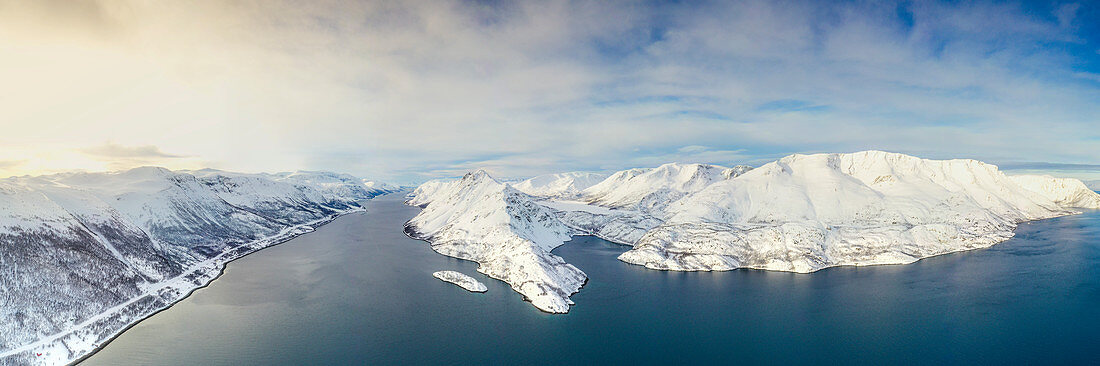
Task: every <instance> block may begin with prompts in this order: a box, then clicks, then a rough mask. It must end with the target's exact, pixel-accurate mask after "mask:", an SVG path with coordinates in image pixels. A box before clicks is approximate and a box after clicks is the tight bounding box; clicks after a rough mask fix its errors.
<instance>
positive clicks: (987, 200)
mask: <svg viewBox="0 0 1100 366" xmlns="http://www.w3.org/2000/svg"><path fill="white" fill-rule="evenodd" d="M474 175H475V176H477V177H479V179H481V180H486V181H493V180H492V178H491V177H488V174H486V173H484V172H477V173H475V174H474ZM559 176H560V177H561V178H560V179H562V180H565V179H569V177H570V175H559ZM470 177H471V176H470V175H468V176H467V177H466V178H463V180H468V179H469V178H470ZM546 177H551V178H546ZM553 177H554V176H552V175H551V176H544V177H543V178H540V179H532V180H528V181H524V182H523V183H522V184H524V190H525V191H527V192H543V191H542V190H540V189H541V188H542V187H555V186H560V185H568V182H564V183H563V182H560V181H556V180H555V179H553ZM493 182H495V181H493ZM536 183H537V184H536ZM457 184H458V183H455V182H450V183H448V182H439V181H437V182H431V183H428V184H425V185H423V186H421V187H420V188H419V189H418V190H417V192H414V194H413V197H412V199H410V204H415V205H419V206H422V207H424V208H425V209H424V212H422V213H421V215H418V216H417V217H416V218H414V219H413V220H411V221H410V222H409V224H408V225H407V226H408V227H409V228H410V230H422V229H420V228H421V227H426V228H428V231H429V232H447V233H450V234H449V235H448V237H454V236H458V237H462V238H465V240H467V242H469V243H475V244H473V245H476V246H477V247H478V248H479V249H478V253H479V256H478V259H477V260H478V261H479V262H482V263H484V262H492V263H495V265H494V267H495V268H496V269H495V270H496V271H509V273H511V274H512V277H511V278H533V279H535V280H536V281H543V282H544V283H541V284H540V286H541V287H544V288H555V287H557V285H558V283H557V282H556V281H557V278H554V277H548V276H540V275H538V274H527V275H524V274H522V273H518V272H526V271H527V269H528V268H538V266H531V265H530V264H529V263H526V262H524V263H522V264H520V263H517V262H511V261H509V260H508V259H509V258H508V256H509V254H507V253H506V251H505V250H501V249H500V248H506V247H511V246H510V245H509V244H505V243H507V242H509V241H510V239H502V238H511V237H513V236H519V237H523V238H524V239H525V240H526V242H529V243H527V244H526V247H531V248H540V249H545V250H549V249H551V248H553V247H556V246H558V245H560V244H561V243H562V241H563V240H567V238H564V237H563V236H562V235H565V234H561V233H562V232H563V231H562V229H561V228H560V226H562V225H564V226H566V227H568V228H570V229H572V232H571V233H572V234H586V235H596V236H599V237H601V238H604V239H607V240H610V241H613V242H617V243H621V244H625V245H631V246H633V248H632V249H631V250H629V251H627V252H625V253H623V254H622V255H621V256H620V257H619V259H620V260H622V261H624V262H627V263H632V264H638V265H643V266H646V267H647V268H652V269H661V270H682V271H697V270H731V269H736V268H758V269H768V270H781V271H791V272H803V273H805V272H812V271H816V270H819V269H822V268H826V267H831V266H840V265H877V264H903V263H911V262H913V261H916V260H918V259H920V258H925V257H929V256H934V255H939V254H944V253H950V252H955V251H961V250H970V249H978V248H985V247H989V246H992V245H994V244H996V243H999V242H1002V241H1004V240H1007V239H1009V238H1011V237H1012V235H1013V230H1014V229H1015V227H1016V224H1018V223H1020V222H1024V221H1030V220H1038V219H1045V218H1051V217H1057V216H1062V215H1068V214H1073V213H1075V212H1076V211H1075V209H1077V208H1086V209H1098V208H1100V195H1098V194H1097V193H1096V192H1093V191H1091V190H1089V189H1088V188H1087V187H1086V186H1085V185H1084V184H1083V183H1081V182H1080V181H1077V180H1073V179H1060V178H1053V177H1049V176H1012V177H1009V176H1006V175H1005V174H1003V173H1001V172H1000V171H999V170H998V169H997V167H996V166H993V165H990V164H985V163H982V162H978V161H974V160H927V159H920V158H916V157H912V156H907V155H902V154H896V153H887V152H881V151H865V152H859V153H851V154H817V155H792V156H788V157H785V158H782V159H780V160H778V161H775V162H772V163H768V164H765V165H763V166H761V167H759V168H756V169H752V168H749V167H744V166H739V167H734V168H724V167H720V166H713V165H704V164H666V165H662V166H661V167H658V168H654V169H630V170H624V171H620V172H617V173H615V174H612V175H610V176H608V177H607V178H606V179H605V180H604V181H602V182H600V183H597V184H593V185H591V186H589V187H588V188H585V189H583V190H580V192H578V193H576V194H572V195H566V196H562V195H558V194H554V193H553V191H554V190H553V189H547V190H546V191H548V192H551V193H549V194H546V195H545V196H542V197H537V196H533V195H526V194H520V193H519V192H515V193H516V194H515V195H500V196H490V195H484V194H478V195H476V197H469V196H467V195H468V194H469V192H467V191H464V190H460V189H447V187H453V186H455V185H457ZM509 188H510V187H508V186H507V185H505V184H501V183H496V184H495V185H494V192H495V191H501V192H505V191H508V189H509ZM505 196H507V197H509V198H507V199H504V198H503V197H505ZM472 203H476V204H477V205H478V206H486V205H488V206H494V207H507V206H508V205H525V206H530V204H531V203H535V204H536V205H537V206H541V207H544V208H546V209H548V210H550V212H552V214H553V217H554V218H556V221H554V220H547V219H546V218H545V217H546V214H545V212H543V211H541V210H531V211H530V212H532V213H534V212H537V215H538V219H537V220H531V218H529V217H527V216H525V215H526V214H525V213H520V212H516V215H511V216H509V217H494V216H488V215H481V214H473V215H464V214H465V213H466V211H467V210H471V209H474V208H472V207H470V204H472ZM442 212H446V213H447V214H445V215H441V214H439V213H442ZM513 222H530V223H532V224H531V225H534V226H535V227H537V228H538V230H542V231H547V232H554V233H557V234H555V235H553V236H537V235H528V234H527V233H528V232H531V230H533V229H532V228H530V227H521V228H520V229H518V230H512V229H513V228H514V225H512V224H511V223H513ZM443 228H445V230H444V229H443ZM487 228H491V230H490V229H487ZM420 237H421V238H423V239H425V240H428V241H429V242H432V243H433V247H435V246H436V245H438V244H437V243H439V242H440V238H437V237H433V236H431V235H427V236H420ZM540 238H544V239H540ZM440 252H441V253H443V254H445V255H449V254H447V253H445V252H443V251H440ZM547 255H549V256H550V257H548V258H550V259H551V260H553V261H554V262H553V263H554V266H556V267H564V266H565V265H567V264H565V263H559V262H558V261H560V258H558V257H556V256H553V255H552V254H549V253H547ZM460 258H462V257H460ZM529 259H537V260H542V258H541V257H530V256H529ZM483 266H484V264H483ZM508 266H511V267H510V269H509V268H506V267H508ZM570 267H571V266H570ZM577 272H580V271H579V270H578V271H577ZM580 274H581V275H582V276H583V273H580ZM496 278H501V277H496ZM501 279H503V280H505V281H506V282H509V283H510V284H512V286H513V288H516V287H517V283H513V282H511V281H510V280H509V279H504V278H501ZM568 283H569V285H570V286H566V288H570V287H571V286H572V284H575V283H577V281H576V280H575V279H574V278H572V277H570V279H569V281H568ZM581 283H583V281H581ZM517 291H518V290H517ZM521 293H522V291H521ZM547 294H548V295H558V296H561V299H560V300H559V301H557V302H556V303H557V304H568V303H569V300H568V297H567V296H568V294H569V292H566V291H558V292H547ZM525 295H526V294H525ZM528 297H530V296H528ZM536 306H537V305H536ZM540 309H541V307H540ZM543 310H546V309H543ZM558 310H568V307H564V308H555V310H554V311H552V312H562V311H558Z"/></svg>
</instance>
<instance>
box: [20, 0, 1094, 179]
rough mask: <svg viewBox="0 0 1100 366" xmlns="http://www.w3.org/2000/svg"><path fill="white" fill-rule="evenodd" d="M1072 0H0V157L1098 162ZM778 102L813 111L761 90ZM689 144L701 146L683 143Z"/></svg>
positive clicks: (481, 162) (356, 167) (553, 164)
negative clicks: (74, 0) (90, 153)
mask: <svg viewBox="0 0 1100 366" xmlns="http://www.w3.org/2000/svg"><path fill="white" fill-rule="evenodd" d="M899 7H900V8H901V9H903V10H905V11H907V12H909V13H911V17H912V24H905V22H904V21H901V20H899V19H898V17H897V14H898V9H899ZM1075 14H1080V11H1079V9H1076V8H1074V9H1070V8H1066V7H1063V8H1060V9H1055V10H1054V11H1053V13H1052V14H1051V15H1052V16H1051V17H1049V20H1047V17H1039V16H1031V15H1028V14H1027V13H1026V12H1024V11H1023V10H1021V9H1019V8H1018V7H1015V6H1013V5H1011V4H997V3H975V4H964V5H952V4H939V3H932V2H929V3H924V2H922V3H918V4H911V3H898V4H894V3H881V2H875V3H867V4H847V3H845V4H836V5H832V6H826V5H819V4H816V3H810V2H797V1H796V2H787V3H775V2H766V1H748V2H737V3H724V2H723V3H709V4H700V3H692V4H670V5H662V6H659V7H652V6H646V4H643V3H635V2H592V3H572V2H566V1H548V2H519V3H509V4H505V5H503V6H499V7H490V6H487V5H477V4H473V3H468V2H461V1H408V2H342V1H322V2H315V3H300V2H291V1H275V2H263V3H252V2H220V1H219V2H215V1H211V2H198V3H191V2H186V3H185V2H151V3H149V2H126V1H123V2H116V1H103V2H91V1H89V2H82V3H80V4H78V6H74V5H73V4H70V3H68V2H53V1H45V2H4V1H3V0H0V53H3V54H0V79H2V80H6V82H5V83H3V84H2V85H0V96H2V97H0V127H3V128H4V130H5V134H3V135H2V136H0V145H5V146H6V147H7V149H6V150H4V149H0V153H4V154H0V160H23V159H28V156H29V157H30V159H33V160H35V161H40V163H36V164H23V165H18V166H11V167H0V171H2V172H8V173H9V174H19V173H24V172H33V171H37V170H36V169H39V170H40V169H45V168H42V167H50V169H64V168H65V167H67V166H68V167H69V168H84V169H100V168H111V167H113V166H118V164H108V163H106V162H102V161H97V162H94V163H93V162H89V161H88V160H87V159H88V157H77V156H70V155H65V154H61V153H58V152H57V151H60V150H59V149H61V150H65V149H66V148H63V147H72V146H96V145H99V144H102V141H113V142H114V143H117V144H118V145H119V146H128V147H130V148H133V147H135V146H136V147H141V146H156V147H157V148H159V149H164V150H165V151H170V152H172V154H170V155H177V154H178V155H186V156H190V157H192V158H188V159H183V160H187V162H186V165H194V164H202V165H210V166H213V167H218V168H224V169H233V170H244V171H257V170H268V171H275V170H290V169H299V168H308V169H329V170H337V171H346V172H350V173H353V174H359V175H364V176H368V177H372V178H373V177H377V178H381V179H398V180H403V181H408V180H419V179H424V178H427V177H430V176H433V175H457V174H459V173H460V172H461V171H463V170H465V169H470V168H475V167H489V168H491V169H493V170H496V171H495V173H497V174H500V175H505V176H518V175H529V174H537V173H542V172H548V171H564V170H607V169H619V168H624V167H627V166H636V165H639V164H645V165H654V164H658V163H661V162H666V161H671V160H681V159H694V160H698V161H702V162H715V163H724V164H735V163H739V162H740V161H735V160H742V159H743V160H744V161H755V160H759V159H760V158H761V157H773V156H776V155H782V154H785V153H790V152H812V151H852V150H859V149H865V148H877V149H884V150H893V151H901V152H909V153H917V154H922V155H927V156H931V157H954V156H966V157H975V158H984V159H999V160H1002V161H1007V160H1016V161H1025V160H1026V161H1034V160H1048V161H1065V162H1079V163H1097V161H1096V160H1095V159H1096V157H1095V154H1094V153H1093V152H1095V151H1096V150H1097V148H1098V147H1100V146H1098V145H1100V143H1098V141H1100V135H1098V134H1100V132H1097V131H1096V129H1095V128H1093V127H1092V126H1095V124H1096V122H1097V121H1096V119H1095V118H1096V111H1097V110H1098V107H1100V104H1098V103H1100V102H1098V101H1100V92H1098V88H1097V86H1096V85H1095V83H1092V82H1091V81H1087V80H1083V79H1082V78H1081V75H1080V74H1075V73H1074V71H1073V70H1072V69H1071V68H1070V65H1071V64H1072V59H1070V58H1069V56H1068V55H1066V54H1064V53H1062V51H1059V48H1058V47H1052V48H1049V49H1048V48H1044V47H1041V45H1043V44H1052V43H1057V42H1070V41H1076V39H1077V35H1075V34H1073V27H1067V26H1066V24H1074V23H1075V22H1079V21H1080V19H1076V18H1074V16H1075ZM1085 79H1087V78H1085ZM777 101H799V102H801V103H804V105H803V107H806V106H812V107H813V108H802V109H799V108H788V109H785V110H782V111H779V110H775V109H772V110H769V109H768V108H761V107H762V106H766V105H768V104H769V103H775V102H777ZM693 145H694V146H705V147H706V148H705V150H700V151H677V149H680V148H682V147H684V146H693ZM47 149H50V150H47ZM70 149H71V148H70ZM689 150H690V149H689ZM35 151H38V152H35ZM5 152H6V153H5ZM51 154H52V155H51ZM59 154H60V155H64V156H65V157H64V158H63V159H62V158H57V159H58V160H56V161H54V162H52V163H45V162H42V160H41V159H46V158H45V157H46V156H60V155H59ZM154 155H155V154H154ZM146 160H148V161H149V162H150V163H157V164H165V165H171V164H177V165H183V164H184V163H182V162H178V161H175V160H181V159H177V158H172V157H166V156H162V157H156V156H152V157H150V158H149V159H146Z"/></svg>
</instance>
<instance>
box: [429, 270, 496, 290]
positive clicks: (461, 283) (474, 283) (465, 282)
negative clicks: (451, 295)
mask: <svg viewBox="0 0 1100 366" xmlns="http://www.w3.org/2000/svg"><path fill="white" fill-rule="evenodd" d="M432 276H433V277H435V278H438V279H440V280H443V282H450V283H453V284H455V285H458V287H461V288H464V289H466V291H470V292H485V291H489V288H488V287H485V284H484V283H481V281H478V280H475V279H474V278H473V277H470V276H467V275H464V274H462V273H458V272H455V271H439V272H435V273H432Z"/></svg>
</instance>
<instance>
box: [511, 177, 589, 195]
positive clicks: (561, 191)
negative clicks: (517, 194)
mask: <svg viewBox="0 0 1100 366" xmlns="http://www.w3.org/2000/svg"><path fill="white" fill-rule="evenodd" d="M604 179H607V174H601V173H588V172H569V173H558V174H545V175H540V176H537V177H534V178H530V179H527V180H525V181H522V182H519V183H516V184H514V185H512V186H513V187H515V188H516V189H518V190H520V191H521V192H523V193H527V194H529V195H532V196H539V197H560V198H569V197H574V196H577V195H578V194H580V192H581V191H583V190H585V189H586V188H588V187H591V186H593V185H596V184H597V183H600V182H602V181H603V180H604Z"/></svg>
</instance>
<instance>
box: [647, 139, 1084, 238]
mask: <svg viewBox="0 0 1100 366" xmlns="http://www.w3.org/2000/svg"><path fill="white" fill-rule="evenodd" d="M937 211H944V213H945V215H946V214H948V213H947V212H948V211H949V212H950V214H949V215H948V216H937V215H929V213H932V212H937ZM1063 211H1065V210H1064V209H1062V208H1061V207H1060V206H1059V205H1057V204H1056V203H1054V202H1052V201H1051V200H1049V199H1044V198H1043V197H1041V196H1039V195H1037V194H1036V193H1035V192H1032V191H1030V190H1027V189H1024V188H1022V187H1020V186H1019V185H1017V184H1016V183H1015V182H1013V181H1012V180H1010V179H1008V177H1007V176H1005V175H1004V174H1002V173H1000V172H999V171H998V170H997V167H996V166H994V165H990V164H985V163H981V162H978V161H974V160H928V159H921V158H917V157H912V156H908V155H903V154H897V153H886V152H881V151H865V152H859V153H852V154H815V155H791V156H787V157H784V158H782V159H779V160H778V161H776V162H772V163H768V164H765V165H764V166H762V167H760V168H757V169H754V170H752V171H749V172H747V173H745V174H744V175H742V176H741V177H739V178H737V179H733V180H729V181H725V182H720V183H716V184H714V185H712V186H710V187H707V188H706V189H704V190H702V191H700V192H699V193H698V194H695V195H693V196H691V197H688V198H685V199H683V200H682V201H679V202H676V203H674V204H672V205H670V206H669V212H670V215H673V216H675V218H674V221H676V222H698V221H711V222H724V223H736V222H744V223H775V222H798V221H818V220H819V221H822V222H825V223H833V224H836V223H844V222H848V223H855V222H867V223H885V222H903V223H904V222H908V223H911V224H920V223H926V222H927V221H929V220H949V219H959V220H965V219H973V217H971V216H983V217H982V219H986V218H985V217H984V216H985V215H987V214H993V215H997V216H998V217H999V218H1000V219H1001V220H1007V221H1009V222H1015V221H1024V220H1032V219H1037V218H1045V217H1051V216H1053V215H1055V214H1057V213H1060V212H1063Z"/></svg>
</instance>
